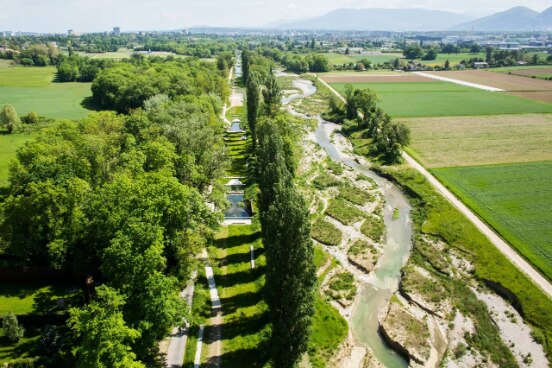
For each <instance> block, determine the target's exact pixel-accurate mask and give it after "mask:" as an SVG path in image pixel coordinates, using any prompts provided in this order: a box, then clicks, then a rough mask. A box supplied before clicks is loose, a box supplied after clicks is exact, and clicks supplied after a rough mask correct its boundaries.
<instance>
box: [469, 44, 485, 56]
mask: <svg viewBox="0 0 552 368" xmlns="http://www.w3.org/2000/svg"><path fill="white" fill-rule="evenodd" d="M481 50H483V48H482V47H481V46H480V45H478V44H473V45H471V46H470V52H471V53H472V54H478V53H480V52H481Z"/></svg>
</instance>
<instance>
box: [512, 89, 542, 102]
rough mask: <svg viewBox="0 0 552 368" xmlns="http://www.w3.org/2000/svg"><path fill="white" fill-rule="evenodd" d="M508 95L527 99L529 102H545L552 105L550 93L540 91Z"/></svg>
mask: <svg viewBox="0 0 552 368" xmlns="http://www.w3.org/2000/svg"><path fill="white" fill-rule="evenodd" d="M508 94H509V95H512V96H518V97H521V98H527V99H530V100H535V101H541V102H547V103H551V104H552V91H540V92H523V91H521V92H508Z"/></svg>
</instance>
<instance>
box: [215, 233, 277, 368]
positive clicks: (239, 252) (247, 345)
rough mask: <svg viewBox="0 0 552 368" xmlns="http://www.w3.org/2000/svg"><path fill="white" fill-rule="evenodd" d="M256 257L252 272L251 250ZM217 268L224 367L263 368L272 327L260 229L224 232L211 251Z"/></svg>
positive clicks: (266, 358)
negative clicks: (251, 249)
mask: <svg viewBox="0 0 552 368" xmlns="http://www.w3.org/2000/svg"><path fill="white" fill-rule="evenodd" d="M251 245H253V246H254V248H255V253H256V268H255V269H253V270H252V269H251V264H250V250H249V247H250V246H251ZM211 250H212V252H211V254H212V255H214V259H215V260H216V263H217V264H218V267H215V273H216V282H217V287H218V290H219V296H220V299H221V304H222V314H223V319H224V324H223V326H222V338H223V346H222V350H223V351H222V366H223V367H244V366H247V367H262V366H263V365H264V364H265V363H266V362H267V360H268V354H269V348H268V344H269V341H270V340H269V339H270V326H269V323H268V322H269V321H268V308H267V305H266V303H265V302H264V300H263V295H262V289H263V287H264V267H265V265H266V260H265V256H264V248H263V246H262V243H261V238H260V232H259V231H258V225H247V226H230V227H225V228H223V229H222V230H221V231H220V233H219V235H218V236H217V241H216V242H215V244H214V246H213V247H212V248H211Z"/></svg>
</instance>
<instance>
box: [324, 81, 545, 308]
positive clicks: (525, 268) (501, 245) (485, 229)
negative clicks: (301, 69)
mask: <svg viewBox="0 0 552 368" xmlns="http://www.w3.org/2000/svg"><path fill="white" fill-rule="evenodd" d="M316 77H317V79H318V80H319V81H320V82H321V83H322V84H324V85H325V86H326V87H327V88H329V90H330V91H332V93H333V94H334V95H336V96H337V97H338V98H339V99H340V100H341V101H343V102H346V100H345V98H343V96H341V94H339V92H337V91H336V90H335V89H334V88H332V87H331V86H330V85H329V84H328V83H326V82H325V81H324V80H322V79H321V78H319V77H318V76H316ZM521 78H523V77H521ZM403 157H404V159H405V160H406V162H407V163H408V164H409V165H410V166H412V167H413V168H414V169H415V170H416V171H418V172H419V173H420V174H422V175H423V176H424V177H425V178H426V179H427V180H428V181H429V182H430V183H431V185H433V186H434V187H435V188H436V189H437V190H438V191H439V192H440V193H441V194H442V195H443V196H444V197H445V198H446V199H447V200H448V201H449V202H451V203H452V205H453V206H454V207H456V208H457V209H458V210H459V211H460V212H462V214H464V216H466V217H467V218H468V220H469V221H470V222H472V223H473V224H474V225H475V226H476V227H477V228H478V229H479V231H481V232H482V233H483V235H485V236H486V237H487V238H488V239H489V241H490V242H491V243H492V244H493V245H494V246H495V247H496V248H497V249H498V250H499V251H500V252H501V253H502V254H504V255H505V256H506V257H507V258H508V259H509V260H510V261H511V262H512V263H513V264H514V265H515V266H516V267H517V268H518V269H519V270H521V271H522V272H523V273H525V274H526V275H527V276H528V277H529V278H530V279H531V280H533V282H534V283H535V284H537V285H538V286H539V287H540V288H541V289H542V290H543V291H544V292H545V293H546V294H548V296H549V297H551V298H552V284H551V283H550V282H549V281H548V280H547V279H546V278H544V276H542V275H541V274H540V273H539V272H538V271H537V270H535V269H534V268H533V266H531V264H529V262H527V261H526V260H525V259H524V258H522V257H521V256H520V255H519V254H518V253H517V252H516V251H515V250H514V249H512V248H511V247H510V245H508V244H507V243H506V242H505V241H504V240H503V239H502V238H501V237H500V236H499V235H497V234H496V233H495V232H494V231H493V230H492V229H491V228H490V227H489V226H488V225H487V224H485V223H484V222H483V221H482V220H481V219H480V218H479V217H478V216H477V215H476V214H475V213H473V212H472V211H471V210H470V209H469V208H468V207H467V206H466V205H465V204H464V203H462V202H461V201H460V200H459V199H458V198H456V196H455V195H454V194H452V192H450V191H449V190H448V189H447V188H446V187H445V186H444V185H443V184H441V182H440V181H439V180H437V179H436V178H435V177H434V176H433V175H432V174H431V173H429V171H427V170H426V169H425V168H424V167H423V166H422V165H421V164H419V163H418V162H417V161H416V160H415V159H414V158H412V157H411V156H410V155H409V154H407V153H406V152H403Z"/></svg>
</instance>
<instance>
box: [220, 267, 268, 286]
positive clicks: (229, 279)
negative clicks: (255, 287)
mask: <svg viewBox="0 0 552 368" xmlns="http://www.w3.org/2000/svg"><path fill="white" fill-rule="evenodd" d="M264 270H265V267H264V266H261V267H256V268H255V269H253V270H246V271H239V272H234V273H230V274H227V275H221V276H218V278H217V286H219V287H221V288H229V287H232V286H236V285H239V284H249V283H251V282H255V281H257V279H258V278H259V277H261V275H262V274H263V273H264Z"/></svg>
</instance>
